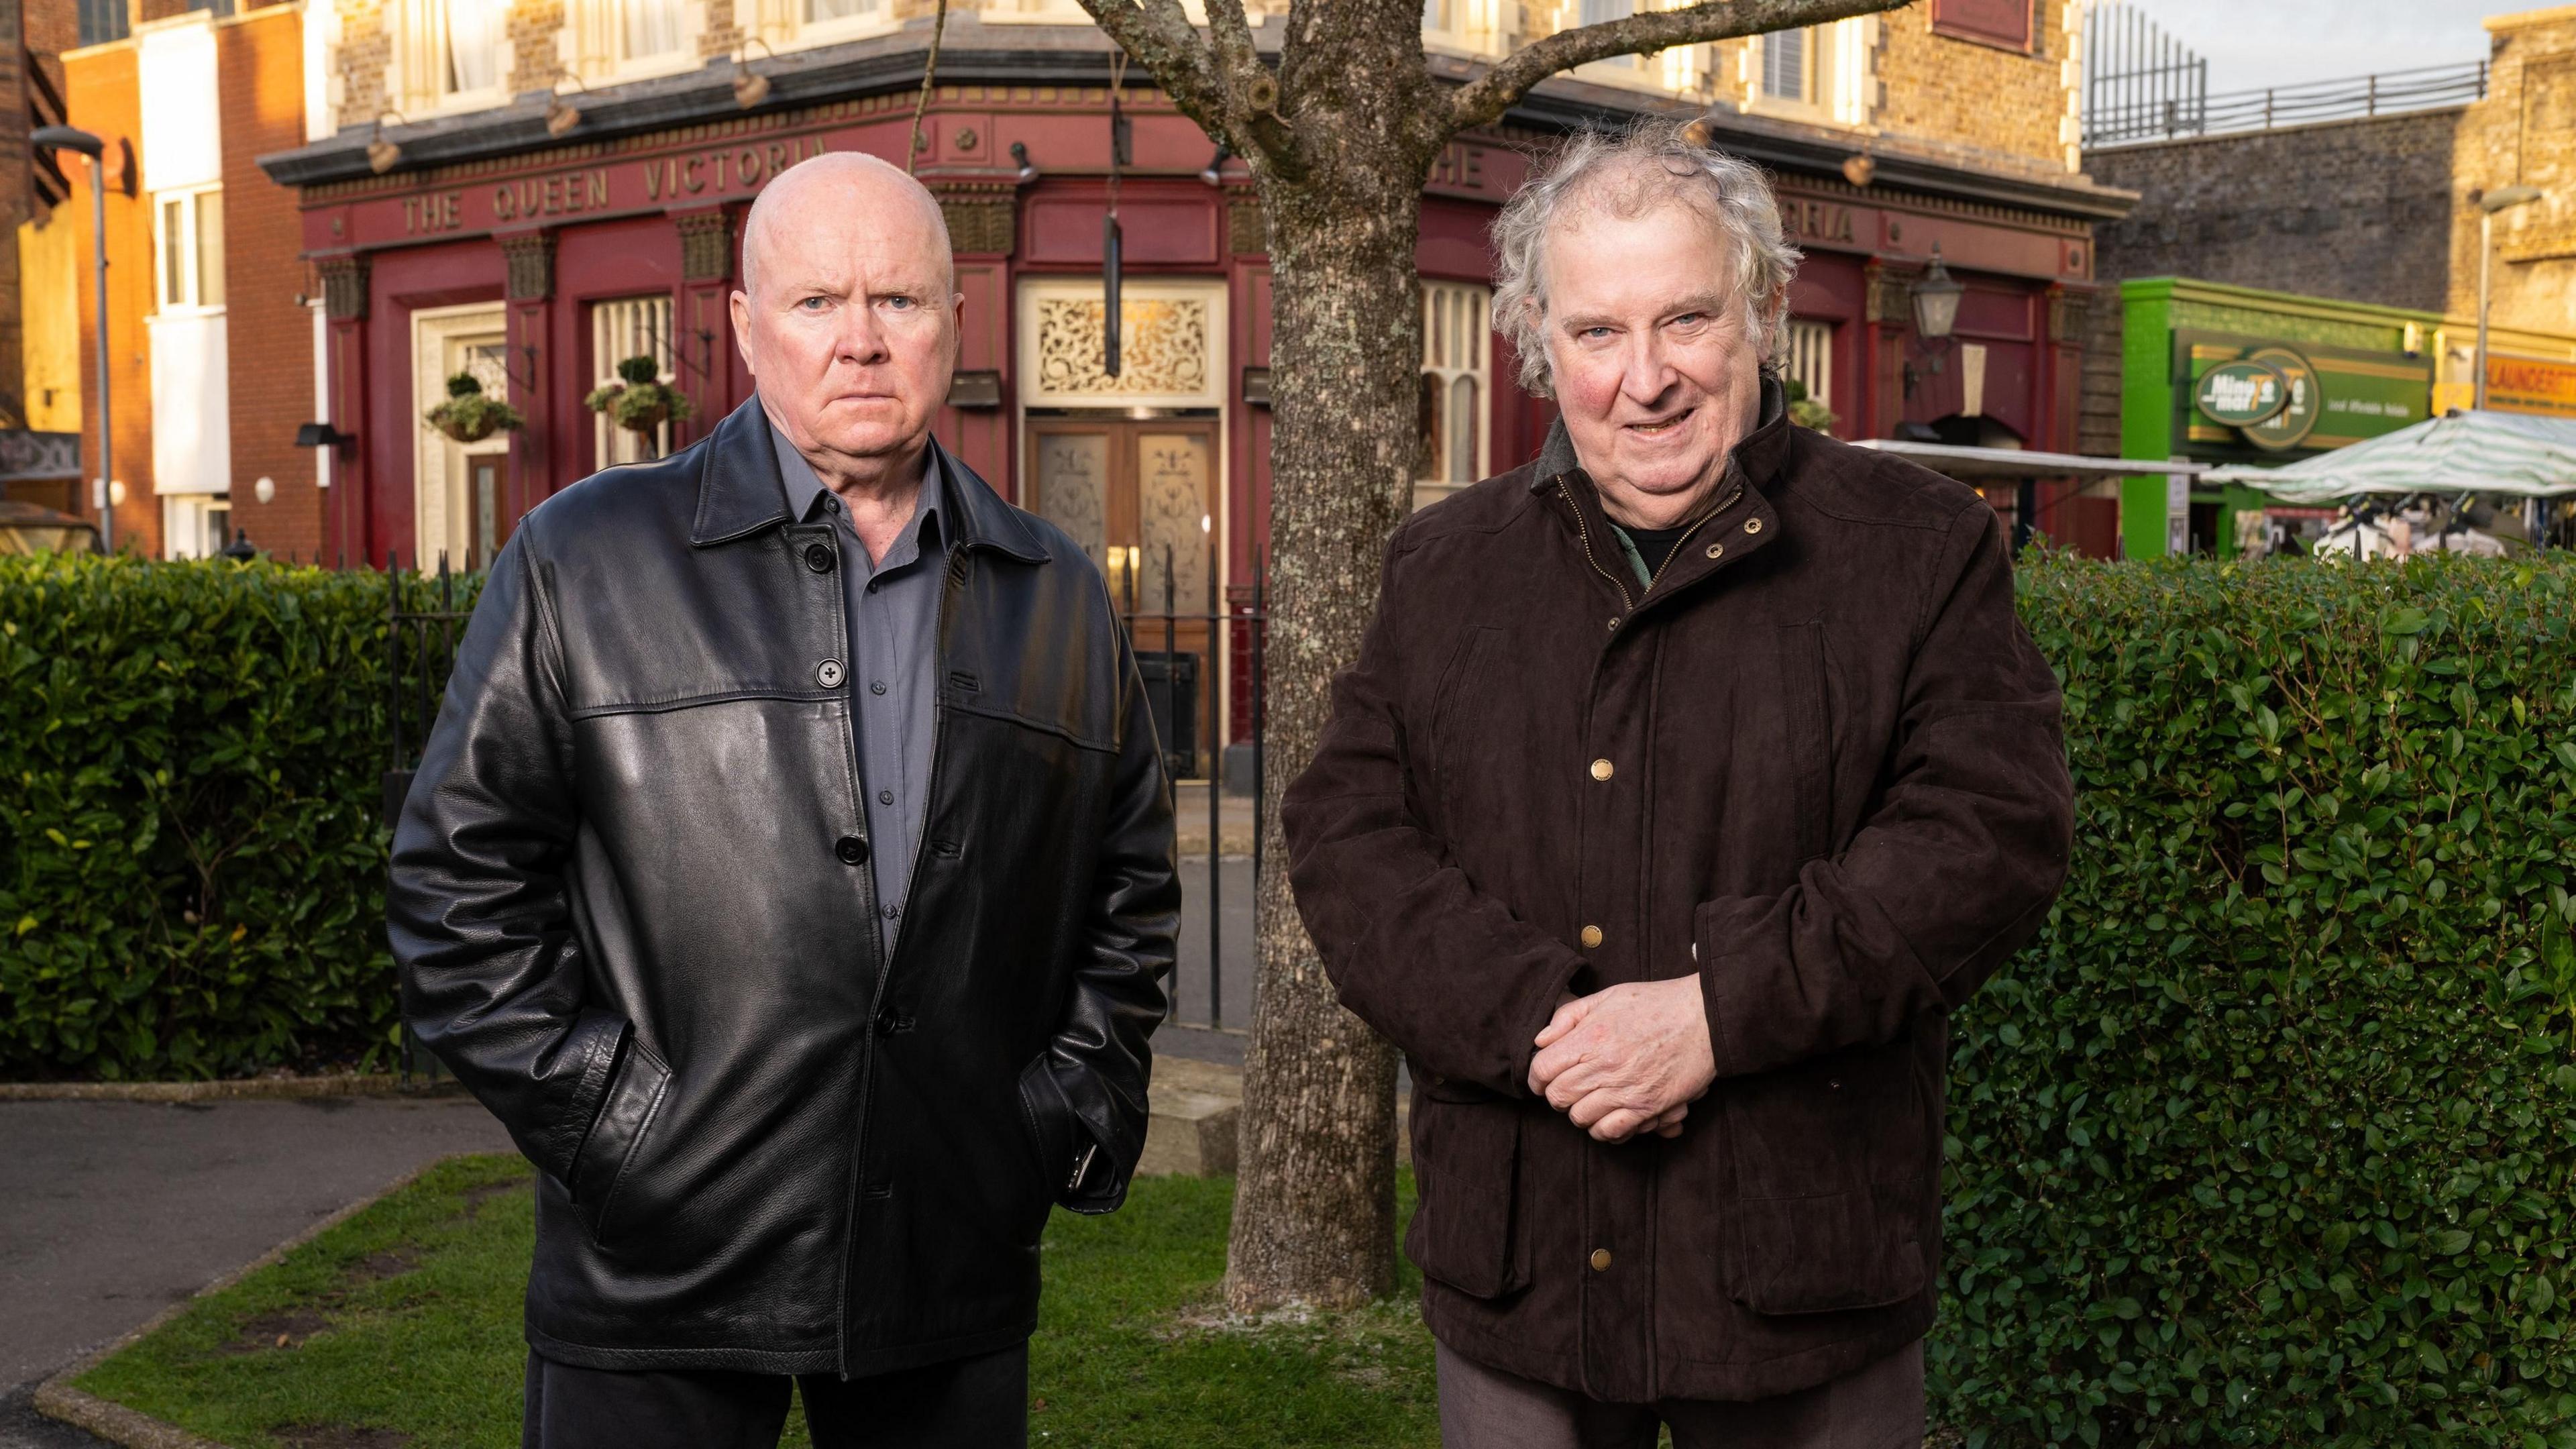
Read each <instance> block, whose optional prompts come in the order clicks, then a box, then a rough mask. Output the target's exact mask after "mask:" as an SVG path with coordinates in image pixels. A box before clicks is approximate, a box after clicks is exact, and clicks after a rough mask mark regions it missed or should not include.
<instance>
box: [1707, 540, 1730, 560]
mask: <svg viewBox="0 0 2576 1449" xmlns="http://www.w3.org/2000/svg"><path fill="white" fill-rule="evenodd" d="M1724 552H1726V545H1725V544H1722V543H1712V544H1710V545H1709V546H1708V556H1709V557H1710V558H1716V557H1717V556H1718V555H1720V554H1722V553H1724Z"/></svg>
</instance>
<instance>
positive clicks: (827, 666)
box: [814, 659, 841, 689]
mask: <svg viewBox="0 0 2576 1449" xmlns="http://www.w3.org/2000/svg"><path fill="white" fill-rule="evenodd" d="M814 682H815V683H816V684H819V685H821V686H823V687H824V688H825V689H838V688H840V687H841V661H840V660H838V659H826V660H824V661H823V662H822V663H820V664H817V665H815V666H814Z"/></svg>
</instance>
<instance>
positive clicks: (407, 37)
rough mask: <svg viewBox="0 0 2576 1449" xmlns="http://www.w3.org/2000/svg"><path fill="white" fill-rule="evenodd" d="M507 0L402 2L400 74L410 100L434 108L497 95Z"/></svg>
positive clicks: (498, 91) (494, 97) (416, 0)
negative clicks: (408, 92) (401, 59)
mask: <svg viewBox="0 0 2576 1449" xmlns="http://www.w3.org/2000/svg"><path fill="white" fill-rule="evenodd" d="M505 4H506V0H412V3H411V4H410V5H408V6H406V7H405V24H404V35H403V40H404V46H403V73H404V74H403V79H404V82H405V86H406V88H407V89H408V90H409V91H410V93H411V95H412V97H413V103H414V104H416V105H421V106H424V107H436V106H440V105H446V104H451V103H454V102H457V101H460V100H468V101H471V100H482V101H493V102H497V101H499V100H500V99H502V97H501V43H502V24H503V20H504V8H505Z"/></svg>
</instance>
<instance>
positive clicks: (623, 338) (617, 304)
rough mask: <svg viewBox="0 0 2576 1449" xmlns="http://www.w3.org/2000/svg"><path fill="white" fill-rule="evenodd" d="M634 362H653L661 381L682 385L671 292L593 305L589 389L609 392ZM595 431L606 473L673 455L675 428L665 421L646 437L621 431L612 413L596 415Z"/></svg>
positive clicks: (594, 439) (594, 454)
mask: <svg viewBox="0 0 2576 1449" xmlns="http://www.w3.org/2000/svg"><path fill="white" fill-rule="evenodd" d="M630 357H649V358H652V359H653V361H654V364H655V371H656V374H657V375H658V376H659V377H660V379H661V380H662V381H663V382H665V383H669V384H674V385H676V384H677V383H678V382H679V379H678V378H677V377H675V376H674V375H673V374H672V371H671V297H670V294H669V293H667V292H665V293H660V294H657V295H655V296H650V297H619V298H617V299H615V300H613V301H607V302H594V303H592V304H591V308H590V371H591V379H592V380H591V385H592V386H593V387H606V386H608V385H609V384H611V383H614V382H616V381H618V376H617V364H619V363H620V362H623V361H625V360H626V359H627V358H630ZM592 428H593V434H592V442H593V446H594V449H595V451H594V452H593V454H592V456H594V457H596V458H597V459H598V460H599V466H600V467H603V468H605V467H607V466H609V465H610V464H612V463H641V462H644V461H646V460H647V459H651V458H659V457H661V456H663V455H664V454H666V453H668V452H670V451H671V425H670V424H669V423H667V422H666V423H663V424H662V425H661V426H660V427H658V428H656V429H654V430H653V432H652V433H650V434H645V433H638V432H635V431H633V430H632V429H628V428H621V427H619V426H618V425H617V424H615V423H614V422H611V421H610V420H609V417H608V414H606V413H596V414H593V415H592Z"/></svg>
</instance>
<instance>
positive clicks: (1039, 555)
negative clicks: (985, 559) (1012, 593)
mask: <svg viewBox="0 0 2576 1449" xmlns="http://www.w3.org/2000/svg"><path fill="white" fill-rule="evenodd" d="M700 446H701V447H702V448H703V449H704V450H705V451H704V453H703V454H702V455H701V461H700V462H699V465H698V512H697V517H696V519H695V520H694V521H692V522H691V524H690V525H689V542H690V543H691V544H692V545H693V546H695V547H698V548H708V547H711V546H713V545H716V544H720V543H731V542H733V541H734V540H735V539H738V538H745V537H748V536H750V535H752V534H755V533H758V532H760V531H761V530H762V529H765V528H775V527H778V526H781V525H783V524H786V523H788V522H790V521H791V520H790V518H789V516H788V512H787V490H786V489H785V488H784V487H783V486H781V485H780V483H779V481H778V454H777V453H776V452H775V451H774V450H773V449H772V447H771V444H770V441H769V417H768V414H766V413H764V412H763V411H762V410H761V406H760V397H759V395H758V394H757V393H755V394H753V395H752V396H751V397H750V398H747V399H745V400H744V402H743V404H742V406H740V407H738V408H735V409H734V410H733V411H732V412H730V413H727V414H725V417H724V421H722V422H720V423H718V424H716V426H715V431H714V432H712V433H710V434H708V435H707V440H706V441H705V442H704V443H703V444H701V445H700ZM930 454H931V458H932V460H933V463H934V464H935V466H937V467H938V468H940V469H941V470H942V476H943V477H944V478H945V479H946V480H947V497H946V498H945V499H944V500H943V501H944V502H945V503H946V504H947V505H948V508H947V513H946V514H945V515H944V516H943V517H942V518H941V519H940V526H941V527H942V528H943V529H945V530H946V531H947V533H948V537H949V540H950V543H951V546H952V547H956V548H966V549H972V548H987V549H991V550H993V551H994V552H996V553H1000V554H1003V555H1005V556H1007V557H1010V558H1015V559H1018V560H1019V561H1020V562H1022V563H1032V564H1036V563H1045V562H1046V561H1047V559H1048V558H1049V554H1048V553H1047V551H1046V547H1045V545H1043V544H1041V543H1039V542H1038V538H1037V535H1036V534H1035V533H1033V532H1031V531H1030V529H1029V526H1028V523H1027V521H1026V520H1024V519H1023V518H1021V517H1020V513H1019V510H1018V509H1015V508H1013V507H1012V506H1011V505H1009V504H1007V503H1005V502H1003V501H1002V498H1001V495H1000V494H998V493H995V492H994V491H993V488H992V485H991V484H988V483H986V482H985V481H984V480H983V479H982V478H981V477H979V476H977V474H976V472H975V470H974V469H972V468H969V467H967V466H966V465H965V464H964V463H962V462H960V461H958V459H957V458H956V456H955V455H953V454H951V453H950V452H949V451H948V450H947V449H946V448H943V447H941V446H940V445H939V440H938V439H937V438H933V439H931V440H930Z"/></svg>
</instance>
